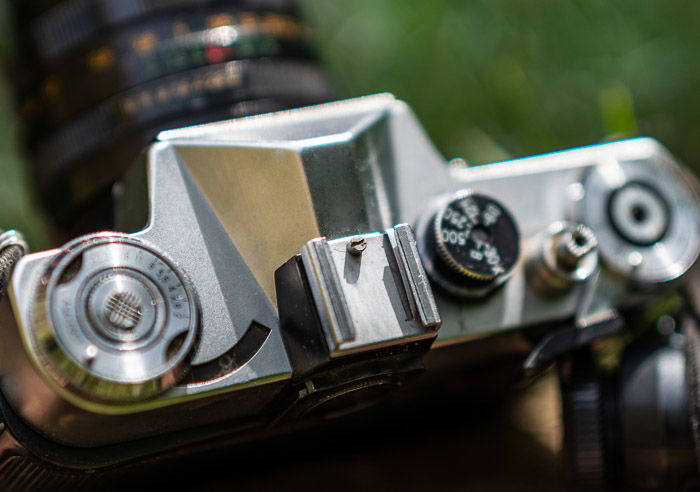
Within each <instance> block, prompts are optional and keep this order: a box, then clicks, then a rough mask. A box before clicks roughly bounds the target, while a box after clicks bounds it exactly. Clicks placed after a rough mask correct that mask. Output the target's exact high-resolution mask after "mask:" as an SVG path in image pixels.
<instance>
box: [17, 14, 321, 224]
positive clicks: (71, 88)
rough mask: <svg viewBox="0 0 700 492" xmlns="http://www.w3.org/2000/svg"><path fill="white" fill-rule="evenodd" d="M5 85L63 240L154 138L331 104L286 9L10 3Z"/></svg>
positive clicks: (102, 204)
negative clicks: (17, 28) (11, 55)
mask: <svg viewBox="0 0 700 492" xmlns="http://www.w3.org/2000/svg"><path fill="white" fill-rule="evenodd" d="M13 6H14V11H15V16H16V19H17V22H18V25H22V26H28V28H27V29H23V30H22V32H23V33H25V34H23V35H22V37H21V38H20V41H21V42H20V43H19V45H20V54H19V55H18V57H17V58H18V62H17V70H16V72H17V76H16V77H15V79H16V87H17V91H18V93H19V96H20V100H21V107H20V111H21V113H22V115H23V118H24V120H25V122H26V132H25V133H26V141H27V147H28V149H29V153H30V157H31V159H32V163H33V169H34V174H35V177H36V180H37V183H38V186H39V191H40V194H41V196H42V198H43V199H44V201H45V203H46V204H47V205H48V210H49V211H50V213H51V214H52V215H53V216H54V218H55V219H56V220H57V221H58V223H59V224H60V225H63V226H68V227H70V228H71V232H72V233H77V232H83V231H86V230H94V229H95V228H96V227H109V223H110V221H111V217H110V216H111V210H110V207H109V203H110V192H109V190H110V187H111V185H112V184H113V183H114V181H115V180H116V179H118V178H119V177H120V176H121V175H122V174H123V172H124V171H125V170H126V168H127V167H128V166H129V165H130V164H131V163H132V161H133V160H134V159H135V158H136V156H137V155H138V153H139V152H140V151H141V150H142V149H143V148H144V147H145V146H146V145H147V144H148V143H149V142H150V141H151V140H152V139H153V138H154V137H155V136H156V135H157V134H158V133H159V132H160V131H163V130H167V129H172V128H177V127H182V126H189V125H194V124H201V123H208V122H212V121H217V120H223V119H229V118H233V117H243V116H250V115H254V114H259V113H264V112H270V111H278V110H283V109H289V108H293V107H299V106H306V105H310V104H316V103H320V102H325V101H328V100H331V99H333V94H332V92H331V90H330V88H329V85H328V83H327V81H326V79H325V78H324V76H323V74H322V73H321V71H320V70H319V68H318V67H317V65H316V64H315V62H314V56H313V53H312V52H311V50H310V49H309V45H308V42H307V30H306V28H305V26H304V25H303V23H302V22H301V19H300V17H299V15H298V12H297V10H296V8H295V5H294V2H292V1H290V0H206V1H196V0H90V1H88V0H54V1H41V0H35V1H29V2H27V1H22V2H20V1H16V2H14V3H13Z"/></svg>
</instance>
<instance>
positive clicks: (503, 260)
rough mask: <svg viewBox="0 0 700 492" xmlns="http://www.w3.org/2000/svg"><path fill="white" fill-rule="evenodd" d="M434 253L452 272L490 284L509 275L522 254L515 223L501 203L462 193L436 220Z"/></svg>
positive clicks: (477, 195) (483, 196)
mask: <svg viewBox="0 0 700 492" xmlns="http://www.w3.org/2000/svg"><path fill="white" fill-rule="evenodd" d="M434 232H435V236H434V240H435V250H436V252H437V253H438V257H439V259H440V261H441V262H442V263H443V266H444V267H446V268H447V269H448V270H449V271H450V272H451V273H453V274H456V275H458V276H460V277H463V278H465V279H469V280H476V281H482V282H491V281H494V280H496V279H498V278H501V277H503V276H505V275H507V274H508V273H509V272H510V271H511V269H512V268H513V266H514V265H515V263H516V261H517V260H518V255H519V254H520V234H519V232H518V227H517V225H516V223H515V220H514V219H513V217H512V216H511V215H510V213H509V212H508V210H507V209H506V208H505V207H504V206H503V205H501V204H500V203H499V202H498V201H496V200H494V199H493V198H490V197H488V196H485V195H481V194H477V193H461V194H460V195H459V196H457V197H456V198H454V199H452V200H451V201H450V202H449V203H447V205H445V206H444V207H443V208H442V209H441V210H440V211H439V212H438V213H437V215H436V216H435V219H434Z"/></svg>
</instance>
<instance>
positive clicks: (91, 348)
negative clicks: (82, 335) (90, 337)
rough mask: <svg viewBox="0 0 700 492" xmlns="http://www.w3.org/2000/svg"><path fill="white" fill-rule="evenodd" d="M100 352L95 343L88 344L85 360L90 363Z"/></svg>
mask: <svg viewBox="0 0 700 492" xmlns="http://www.w3.org/2000/svg"><path fill="white" fill-rule="evenodd" d="M98 353H99V350H98V349H97V347H96V346H95V345H92V344H90V345H88V346H87V347H85V361H86V362H87V363H88V364H90V363H92V362H93V361H94V360H95V359H96V358H97V354H98Z"/></svg>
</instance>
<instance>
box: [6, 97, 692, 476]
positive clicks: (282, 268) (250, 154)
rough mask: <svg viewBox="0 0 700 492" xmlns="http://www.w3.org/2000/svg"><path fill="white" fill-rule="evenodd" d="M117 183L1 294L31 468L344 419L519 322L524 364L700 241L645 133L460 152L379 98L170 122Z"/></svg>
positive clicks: (591, 324)
mask: <svg viewBox="0 0 700 492" xmlns="http://www.w3.org/2000/svg"><path fill="white" fill-rule="evenodd" d="M116 194H117V198H118V199H117V212H118V213H117V217H118V219H119V220H118V221H117V227H116V229H117V230H119V231H122V232H114V233H113V232H100V233H95V234H89V235H86V236H82V237H80V238H78V239H75V240H73V241H71V242H69V243H68V244H66V245H65V246H63V247H61V248H58V249H55V250H51V251H46V252H41V253H34V254H30V255H28V256H25V257H24V258H22V259H21V260H20V261H19V262H18V264H17V266H16V267H15V269H14V273H13V275H12V278H11V281H10V289H9V299H8V300H6V301H3V308H4V316H3V322H2V325H1V326H2V333H3V340H4V343H3V348H2V350H3V354H2V357H1V358H0V360H2V368H1V369H2V374H3V378H2V395H3V413H4V414H5V421H6V425H7V427H8V429H9V431H10V432H11V434H12V436H14V437H13V440H12V442H13V444H14V445H15V448H13V449H14V451H15V452H16V453H17V454H18V455H19V456H23V457H22V458H17V460H18V461H16V462H15V463H16V464H15V465H14V466H15V467H16V468H18V469H22V470H24V471H25V473H30V471H34V470H35V469H36V467H38V466H40V463H41V462H42V461H46V462H49V463H51V464H52V465H54V466H55V465H59V466H62V467H65V468H98V469H99V468H100V466H105V465H107V464H110V465H114V463H115V462H120V461H124V462H127V461H133V460H138V459H142V458H145V457H146V456H147V455H149V454H157V453H167V452H168V451H171V450H172V449H173V448H176V447H179V446H183V445H187V444H193V443H196V442H198V441H201V440H203V439H211V438H213V437H214V436H216V435H222V434H231V433H234V434H241V435H245V436H247V438H254V437H255V436H256V434H262V433H265V432H275V431H278V430H279V431H281V430H285V429H288V428H294V427H296V426H299V425H305V423H309V422H314V421H316V420H318V419H324V418H328V417H332V416H336V415H342V414H345V413H348V412H351V411H354V410H356V409H358V408H362V407H364V406H367V405H368V404H370V403H372V402H373V401H375V400H376V399H377V398H378V397H379V396H381V395H383V394H385V393H386V392H388V391H390V390H392V389H396V388H398V387H400V386H403V385H404V383H407V382H408V383H409V384H408V386H409V387H410V381H409V379H410V378H409V377H410V376H411V375H413V374H414V373H417V372H418V371H419V370H421V369H423V367H425V369H426V371H425V373H424V374H422V375H421V377H420V378H417V379H418V381H420V379H424V380H428V381H429V380H430V378H431V377H440V375H441V374H444V373H446V372H450V371H455V370H456V367H455V365H454V361H455V360H458V361H459V363H458V364H459V366H460V369H459V370H460V371H461V372H462V373H468V372H469V370H470V366H472V369H473V368H474V367H476V365H477V364H478V363H481V362H483V360H484V359H488V358H489V356H490V355H492V354H489V351H488V347H489V343H490V341H493V340H499V342H498V344H499V346H501V347H503V346H505V347H508V343H505V344H504V343H503V340H504V339H506V340H507V339H509V338H513V339H516V338H517V339H519V340H521V341H522V340H524V339H525V340H528V342H529V343H528V346H529V347H530V353H529V355H528V357H526V358H523V359H520V362H519V363H520V367H521V368H522V369H523V373H522V374H521V375H520V376H523V375H524V376H527V375H528V374H533V373H536V372H538V371H540V370H541V369H543V368H544V367H545V366H547V365H548V364H549V363H551V362H552V361H554V360H555V359H557V358H559V357H560V356H562V355H564V354H566V353H567V352H572V351H573V352H574V353H576V352H577V349H579V350H580V348H581V347H585V346H586V345H588V344H589V343H590V342H591V341H593V340H596V339H600V338H603V337H606V336H609V335H612V334H615V333H617V332H619V331H620V330H621V329H622V327H623V322H624V319H625V317H626V316H628V315H629V313H634V312H635V309H638V308H639V306H641V305H645V304H649V303H651V302H653V301H654V300H655V299H659V298H661V297H663V296H666V295H668V293H669V292H670V291H674V290H677V289H679V288H680V286H682V285H683V281H684V280H685V279H686V277H688V276H689V275H690V270H691V268H692V267H693V265H694V264H695V262H696V259H697V256H698V252H699V248H700V242H699V241H698V234H700V230H699V229H698V227H697V225H698V220H699V218H700V211H699V210H698V207H699V206H700V205H699V202H698V198H697V196H696V192H695V189H694V184H693V182H692V180H691V179H690V178H689V177H688V176H687V175H686V174H685V172H684V171H683V170H682V169H681V168H680V167H679V166H678V165H677V164H676V163H675V162H674V161H673V159H672V157H671V156H670V155H669V154H668V152H667V151H666V150H665V149H663V147H661V146H660V145H659V144H658V143H657V142H655V141H654V140H651V139H633V140H627V141H621V142H614V143H608V144H601V145H596V146H591V147H585V148H580V149H574V150H569V151H563V152H558V153H554V154H548V155H544V156H538V157H532V158H527V159H521V160H516V161H511V162H503V163H497V164H491V165H483V166H475V167H464V166H461V165H450V163H448V162H446V161H445V160H444V159H443V158H442V157H440V156H439V154H438V153H437V152H436V151H435V149H434V148H433V147H432V145H431V143H430V142H429V140H428V139H427V137H426V136H425V134H424V133H423V131H422V129H421V127H420V125H419V124H418V122H417V120H416V118H415V116H414V115H413V114H412V112H411V111H410V109H409V108H408V107H407V106H406V105H405V104H404V103H402V102H400V101H397V100H395V99H394V98H393V97H392V96H390V95H377V96H370V97H366V98H360V99H354V100H348V101H342V102H337V103H330V104H325V105H320V106H313V107H309V108H304V109H297V110H290V111H285V112H279V113H271V114H269V115H263V116H257V117H251V118H243V119H239V120H232V121H229V122H223V123H216V124H210V125H204V126H199V127H192V128H185V129H181V130H173V131H168V132H164V133H162V134H161V135H160V137H159V138H158V141H157V142H156V143H154V144H153V145H152V146H151V147H150V148H149V149H148V151H147V152H146V153H144V154H143V156H142V157H141V159H140V160H139V161H138V162H137V164H136V165H135V167H134V168H133V169H132V170H131V171H130V172H129V174H128V175H127V177H126V178H125V180H124V181H123V182H122V183H120V185H119V186H118V187H117V189H116ZM406 224H408V225H406ZM422 265H425V269H424V268H423V266H422ZM438 328H439V329H438ZM513 345H514V346H516V345H517V346H518V347H521V346H522V343H518V344H513ZM472 347H478V351H479V352H481V354H482V355H481V356H480V357H475V356H470V355H469V354H470V351H472ZM501 350H502V349H501ZM521 355H522V354H519V353H518V352H517V351H516V350H515V349H514V351H513V353H512V354H511V357H512V358H515V359H518V357H520V356H521ZM579 367H580V364H579ZM592 374H593V373H590V374H589V375H592ZM512 376H513V377H514V378H515V377H516V376H519V374H513V375H512ZM671 381H673V382H674V384H676V385H679V384H680V386H682V385H683V381H680V380H677V379H673V378H671ZM417 384H420V383H418V382H417ZM645 389H647V388H645ZM680 389H681V388H680V387H679V390H680ZM682 389H685V388H682ZM577 395H579V397H580V395H581V392H580V391H579V392H578V393H577ZM579 399H580V398H579ZM681 400H682V398H681ZM686 401H687V400H686ZM577 402H578V400H576V399H574V403H577ZM686 410H687V407H686ZM594 412H595V411H594ZM681 413H682V412H681ZM183 414H187V415H188V418H187V419H183V418H181V416H182V415H183ZM684 415H685V416H686V417H687V418H688V419H687V422H681V423H677V422H676V423H674V425H675V424H678V425H679V426H681V427H683V426H684V425H687V428H688V429H689V428H690V427H689V425H690V424H689V423H690V420H689V419H690V417H688V415H687V413H686V414H684ZM594 416H595V413H594ZM682 416H683V415H681V416H680V417H682ZM588 417H589V418H590V415H589V416H588ZM676 417H679V416H678V415H676ZM680 417H679V418H680ZM594 420H595V418H594ZM582 421H583V420H581V419H576V420H575V422H576V423H580V422H582ZM674 422H675V421H674ZM212 424H215V425H212ZM685 437H686V438H687V441H688V442H687V444H689V445H690V448H689V449H687V450H686V451H688V452H690V453H691V454H692V443H691V442H690V434H689V433H688V434H686V436H685ZM8 439H9V438H8ZM20 445H21V446H20ZM95 449H99V450H100V452H99V453H95V452H94V450H95ZM601 459H603V458H601ZM41 466H45V465H44V463H41ZM603 468H604V467H603V464H601V470H596V472H598V471H600V472H601V473H603V472H604V470H603ZM56 473H58V472H56ZM19 476H20V477H21V476H22V475H21V474H20V475H19ZM599 478H600V477H599ZM603 478H604V477H603Z"/></svg>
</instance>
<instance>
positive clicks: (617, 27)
mask: <svg viewBox="0 0 700 492" xmlns="http://www.w3.org/2000/svg"><path fill="white" fill-rule="evenodd" d="M301 3H302V6H303V10H304V12H305V14H306V15H307V18H308V20H309V24H310V26H311V27H312V29H313V32H314V36H315V40H316V46H317V49H318V52H319V54H320V56H321V58H322V60H323V62H324V63H325V65H326V67H327V69H328V72H329V74H330V75H331V78H332V79H333V81H334V83H335V85H336V87H337V88H338V93H339V95H340V96H342V97H350V96H357V95H363V94H370V93H376V92H384V91H389V92H393V93H395V94H396V95H397V96H398V97H400V98H401V99H404V100H405V101H407V102H408V103H409V104H411V105H412V106H413V108H414V109H415V111H416V112H417V114H418V116H419V117H420V118H421V120H422V121H423V123H424V125H425V127H426V129H427V130H428V132H429V133H430V135H431V136H432V138H433V139H434V141H435V142H436V144H437V145H438V147H439V149H440V150H441V151H442V152H443V153H444V154H445V156H446V157H456V156H461V157H464V158H466V159H467V160H468V161H469V162H472V163H483V162H488V161H494V160H500V159H504V158H509V157H515V156H523V155H528V154H534V153H541V152H548V151H552V150H557V149H563V148H566V147H571V146H578V145H587V144H591V143H595V142H599V141H602V140H605V139H611V138H622V137H628V136H634V135H649V136H653V137H655V138H658V139H659V140H661V141H662V142H663V143H664V144H665V145H666V146H667V147H669V149H670V150H671V151H672V152H673V153H674V154H676V155H677V156H678V157H679V158H680V159H681V160H683V161H684V162H685V163H686V164H688V165H690V166H695V163H696V160H697V158H698V156H700V138H698V136H699V134H700V118H699V117H698V114H697V113H698V110H700V90H699V89H700V63H698V56H699V55H698V48H700V5H699V4H697V3H695V2H683V1H679V0H678V1H677V0H645V1H639V0H565V1H559V2H553V1H549V2H543V1H532V0H510V1H507V0H481V1H478V0H472V1H465V0H431V1H426V0H344V1H339V0H302V2H301ZM0 27H1V28H2V31H1V33H0V52H1V53H0V54H7V53H8V52H11V51H12V46H11V43H10V38H11V36H10V35H9V34H8V33H9V30H8V26H7V22H6V17H5V12H4V8H2V9H0ZM18 150H19V149H18V139H17V121H16V118H15V116H14V112H13V101H12V98H11V95H10V94H9V93H8V91H7V88H6V86H5V85H3V86H2V87H0V227H11V226H15V227H20V228H22V229H24V230H25V231H26V232H27V233H28V235H29V237H30V239H31V241H32V243H34V244H35V245H37V246H39V245H41V246H44V245H45V244H46V241H47V236H46V235H45V234H44V233H43V232H42V231H43V230H44V229H45V226H44V224H43V222H42V220H41V216H40V213H39V212H38V210H37V207H36V205H35V204H36V199H35V197H34V196H33V195H32V194H31V187H30V186H28V184H29V179H28V177H27V175H26V173H25V172H24V171H23V166H22V160H21V156H20V154H19V152H18Z"/></svg>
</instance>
